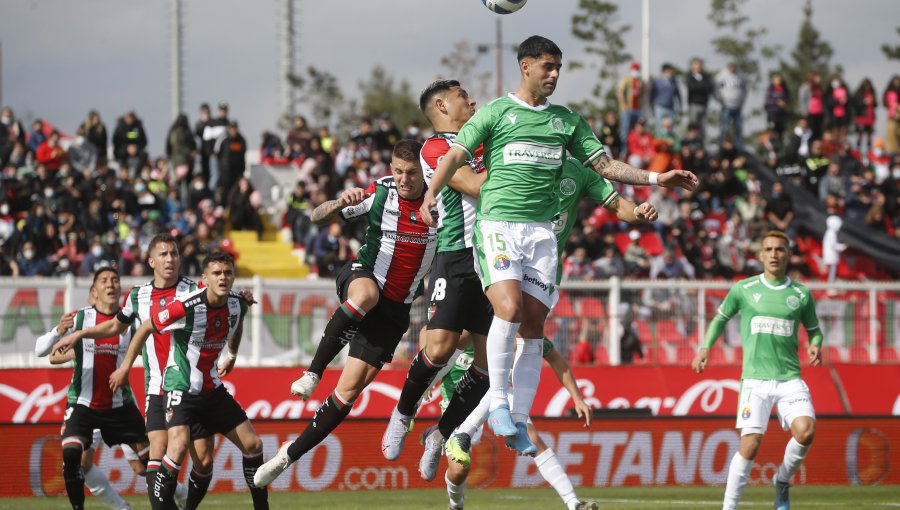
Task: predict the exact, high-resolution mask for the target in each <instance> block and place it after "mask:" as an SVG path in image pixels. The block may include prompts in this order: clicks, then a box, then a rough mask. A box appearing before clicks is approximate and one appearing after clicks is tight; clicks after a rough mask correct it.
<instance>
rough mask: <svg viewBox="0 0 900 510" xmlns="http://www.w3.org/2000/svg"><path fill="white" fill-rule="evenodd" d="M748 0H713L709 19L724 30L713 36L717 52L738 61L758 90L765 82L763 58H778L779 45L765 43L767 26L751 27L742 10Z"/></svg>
mask: <svg viewBox="0 0 900 510" xmlns="http://www.w3.org/2000/svg"><path fill="white" fill-rule="evenodd" d="M746 3H747V0H711V6H710V12H709V16H708V17H709V20H710V21H712V23H713V25H715V27H716V29H718V30H721V31H723V34H722V35H720V36H718V37H716V38H714V39H713V40H712V44H713V48H715V51H716V53H718V54H719V55H722V56H723V57H725V59H726V60H727V61H728V62H730V63H732V62H733V63H734V64H735V65H737V68H738V69H739V70H740V71H741V73H743V75H744V77H745V78H746V79H747V85H748V86H749V87H750V88H751V89H753V90H758V89H759V86H760V83H761V82H762V71H761V65H760V64H761V62H763V61H765V60H771V59H773V58H775V57H776V56H777V54H778V52H779V51H780V48H779V47H778V46H769V45H765V44H764V43H763V38H764V36H765V35H766V33H767V29H766V28H765V27H758V28H754V27H750V26H748V23H749V22H750V18H749V17H748V16H746V15H745V14H744V13H743V12H742V8H743V6H744V4H746Z"/></svg>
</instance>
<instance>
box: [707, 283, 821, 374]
mask: <svg viewBox="0 0 900 510" xmlns="http://www.w3.org/2000/svg"><path fill="white" fill-rule="evenodd" d="M738 312H740V314H741V341H742V343H743V346H744V371H743V374H741V377H742V378H743V379H764V380H777V381H788V380H791V379H799V378H800V356H799V355H798V354H797V349H798V346H799V342H798V340H797V329H798V327H799V325H800V324H803V326H804V327H805V328H806V330H807V331H813V330H816V329H818V328H819V318H818V317H817V316H816V304H815V302H814V301H813V298H812V295H811V294H810V293H809V289H807V288H806V287H805V286H803V285H801V284H799V283H797V282H795V281H793V280H791V279H790V278H787V279H786V280H785V281H784V282H782V283H778V284H776V283H772V282H770V281H768V280H767V279H766V278H765V276H764V275H759V276H753V277H750V278H747V279H746V280H742V281H740V282H738V283H736V284H734V286H732V287H731V290H730V291H728V296H726V297H725V300H724V301H722V304H721V305H719V310H718V313H719V315H721V316H722V317H724V318H725V319H726V320H727V319H731V318H732V317H734V315H735V314H737V313H738ZM713 342H715V338H713V339H712V340H710V339H709V338H707V340H706V342H704V347H706V348H710V347H711V346H712V343H713Z"/></svg>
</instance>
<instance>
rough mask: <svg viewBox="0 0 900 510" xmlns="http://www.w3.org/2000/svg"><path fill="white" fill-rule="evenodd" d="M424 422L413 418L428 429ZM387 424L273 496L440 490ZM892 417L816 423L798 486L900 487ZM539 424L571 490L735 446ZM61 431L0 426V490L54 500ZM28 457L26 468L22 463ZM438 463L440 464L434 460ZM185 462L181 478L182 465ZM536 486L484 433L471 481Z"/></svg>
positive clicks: (729, 432) (693, 468) (364, 424)
mask: <svg viewBox="0 0 900 510" xmlns="http://www.w3.org/2000/svg"><path fill="white" fill-rule="evenodd" d="M428 421H431V420H422V421H421V422H420V423H417V424H416V427H417V429H418V428H419V427H422V428H424V427H427V426H428V425H430V424H431V423H426V422H428ZM305 425H306V420H301V421H260V422H257V423H255V424H254V427H255V428H256V430H257V431H258V432H259V434H260V436H261V437H262V439H263V443H264V445H265V455H266V457H267V458H268V457H269V456H271V455H272V454H273V453H274V452H275V450H276V449H277V447H278V445H279V444H280V443H281V442H283V441H285V440H288V439H292V438H294V437H295V436H296V435H297V434H298V433H299V432H300V430H302V428H303V427H304V426H305ZM385 425H386V422H385V421H384V420H348V421H347V422H345V423H344V424H343V425H341V427H339V428H338V429H337V430H336V431H335V432H334V433H332V434H331V435H330V436H329V437H328V438H327V439H326V440H325V441H324V442H323V443H322V444H321V445H320V446H319V447H317V448H316V449H314V450H312V451H311V452H309V453H308V454H307V455H306V456H304V457H303V458H301V459H300V460H299V461H297V462H295V463H294V464H293V465H291V467H290V468H289V469H288V470H287V471H286V472H285V473H284V474H282V475H281V477H279V478H278V479H277V480H276V481H275V482H274V483H273V484H272V490H276V491H321V490H342V491H346V490H374V489H408V488H423V487H437V486H439V485H440V483H441V481H442V480H443V476H442V472H441V473H439V474H438V477H437V478H436V480H437V481H436V482H433V483H430V484H429V483H427V482H425V481H423V480H422V479H421V478H420V477H419V474H418V472H417V469H416V466H417V462H418V458H419V456H420V455H421V447H420V446H419V445H417V444H416V442H415V441H409V442H408V443H407V447H406V450H405V451H404V453H403V455H402V456H401V457H400V458H399V459H398V460H397V461H396V462H388V461H386V460H385V459H384V457H382V455H381V451H380V447H379V445H380V442H379V441H380V438H381V434H382V433H383V432H384V427H385ZM898 425H900V423H898V419H897V418H823V419H820V420H819V423H818V427H817V432H816V440H815V444H814V445H813V447H812V448H811V449H810V452H809V455H808V457H807V459H806V461H805V463H804V465H803V467H801V469H800V471H798V473H797V474H796V475H795V479H794V480H793V483H794V484H795V485H807V484H808V485H846V484H863V485H868V484H900V426H898ZM536 426H537V427H538V428H539V429H540V430H541V433H542V435H543V437H544V439H545V440H546V442H547V443H548V445H549V446H551V447H552V448H553V449H554V451H555V452H556V455H557V457H558V459H559V461H560V464H561V465H562V467H563V468H564V469H565V470H566V472H567V473H568V475H569V477H570V478H571V480H572V482H573V483H574V484H575V485H576V486H594V487H610V486H630V485H722V484H724V482H725V478H726V476H727V472H728V462H729V461H730V459H731V457H732V455H733V454H734V452H735V451H736V450H737V448H738V444H739V441H740V438H739V434H738V431H737V430H735V429H734V428H733V427H734V421H733V420H731V419H726V418H651V419H641V420H634V419H628V420H600V421H597V422H595V424H594V426H593V427H592V428H591V429H583V428H581V427H580V423H579V422H577V421H574V420H567V419H559V418H555V419H553V418H548V419H539V420H537V421H536ZM58 434H59V427H58V426H54V425H49V424H48V425H0V448H2V449H3V452H4V457H5V458H8V459H18V460H19V461H20V462H6V463H3V464H2V466H3V467H2V468H0V497H14V496H41V495H61V494H63V493H64V491H65V487H64V484H63V480H62V470H61V465H62V456H61V446H60V442H59V435H58ZM787 440H788V434H787V433H785V432H782V431H781V429H780V428H779V426H778V423H777V421H775V420H772V421H771V422H770V423H769V432H768V434H767V435H766V439H765V441H763V446H762V448H761V449H760V452H759V455H758V457H757V459H756V462H755V463H754V466H753V470H752V471H751V474H750V484H753V485H756V484H760V485H770V484H771V480H772V476H773V475H774V473H775V471H776V470H777V468H778V465H779V463H780V462H781V458H782V455H783V452H784V445H785V442H786V441H787ZM21 461H25V463H26V466H24V467H23V466H22V462H21ZM95 461H96V463H97V464H98V465H99V466H100V468H101V469H103V470H104V471H105V472H106V473H107V475H108V476H109V479H110V481H111V482H112V484H113V486H114V487H115V488H116V490H118V491H119V492H121V493H123V494H130V493H141V492H146V483H145V481H144V480H143V479H142V478H141V477H139V476H137V475H135V474H134V473H133V472H132V470H131V468H130V467H129V465H128V463H127V462H126V461H125V459H124V458H123V457H122V453H121V451H120V450H119V449H118V448H115V449H113V448H107V447H103V446H101V447H100V448H98V452H97V457H96V459H95ZM442 463H443V465H442V467H441V470H442V471H443V469H445V468H446V460H442ZM187 464H188V465H186V466H185V467H183V468H182V471H181V472H182V476H184V473H187V472H189V471H190V466H189V461H188V462H187ZM541 485H544V481H543V479H542V478H541V476H540V474H539V473H538V471H537V469H536V467H535V465H534V460H533V459H531V458H529V457H517V456H515V455H514V454H513V453H512V452H510V451H509V450H507V449H506V448H505V447H504V446H503V443H502V441H500V440H498V439H497V438H495V437H494V436H493V435H492V434H490V433H485V434H484V435H483V437H482V440H481V442H480V443H479V444H478V445H476V446H475V447H474V450H473V467H472V472H471V474H470V478H469V486H470V487H495V488H502V487H535V486H541ZM246 490H247V488H246V484H245V482H244V478H243V474H242V471H241V453H240V451H239V450H238V449H237V448H236V447H235V446H234V445H232V444H231V443H230V442H229V441H227V440H223V439H222V438H221V437H218V438H217V444H216V451H215V472H214V475H213V480H212V485H211V487H210V491H212V492H243V491H246Z"/></svg>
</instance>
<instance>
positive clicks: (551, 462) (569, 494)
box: [534, 448, 578, 506]
mask: <svg viewBox="0 0 900 510" xmlns="http://www.w3.org/2000/svg"><path fill="white" fill-rule="evenodd" d="M534 463H535V464H536V465H537V468H538V471H540V472H541V476H543V477H544V480H547V483H549V484H550V486H551V487H553V488H554V489H555V490H556V492H557V493H559V497H561V498H562V500H563V503H565V504H566V506H569V503H570V502H571V501H575V502H577V501H578V497H577V496H575V488H574V487H572V481H571V480H569V475H567V474H566V472H565V470H563V468H562V466H561V465H559V459H557V458H556V453H554V452H553V450H552V449H550V448H547V449H546V450H544V451H543V452H542V453H541V454H540V455H538V456H536V457H535V458H534Z"/></svg>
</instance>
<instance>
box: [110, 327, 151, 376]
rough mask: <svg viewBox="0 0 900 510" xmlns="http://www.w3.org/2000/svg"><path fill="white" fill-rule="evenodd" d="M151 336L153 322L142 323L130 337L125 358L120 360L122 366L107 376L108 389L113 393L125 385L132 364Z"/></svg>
mask: <svg viewBox="0 0 900 510" xmlns="http://www.w3.org/2000/svg"><path fill="white" fill-rule="evenodd" d="M107 322H113V321H107ZM151 334H153V321H146V322H144V323H143V324H141V327H139V328H138V329H137V331H135V332H134V335H132V337H131V343H129V344H128V351H126V352H125V357H124V358H123V359H122V364H121V365H119V368H117V369H116V370H115V372H113V373H112V374H111V375H110V376H109V387H110V388H111V389H112V390H113V391H116V390H118V389H119V388H121V387H122V386H124V385H125V382H126V381H127V380H128V372H129V371H130V370H131V365H133V364H134V360H136V359H137V357H138V355H140V353H141V349H143V348H144V345H145V344H146V343H147V339H148V338H150V335H151Z"/></svg>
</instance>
